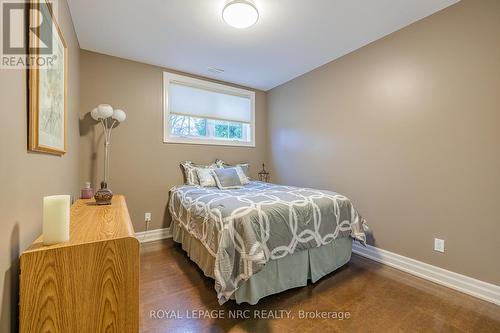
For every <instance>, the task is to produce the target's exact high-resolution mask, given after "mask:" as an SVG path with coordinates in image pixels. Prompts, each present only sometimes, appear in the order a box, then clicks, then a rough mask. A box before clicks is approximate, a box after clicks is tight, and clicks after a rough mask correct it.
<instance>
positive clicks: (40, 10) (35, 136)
mask: <svg viewBox="0 0 500 333" xmlns="http://www.w3.org/2000/svg"><path fill="white" fill-rule="evenodd" d="M29 5H30V9H32V10H30V13H29V22H30V23H29V24H30V27H35V28H32V29H34V30H33V33H30V32H29V30H30V29H27V30H28V34H29V36H28V42H29V44H28V45H29V56H30V58H31V59H39V58H41V57H44V58H45V60H46V61H47V62H48V61H50V58H49V57H53V58H52V60H53V62H52V64H53V65H52V66H36V65H33V66H30V67H29V69H28V104H29V106H28V108H29V120H28V127H29V129H28V150H30V151H34V152H42V153H48V154H54V155H59V156H62V155H64V154H65V153H66V151H67V114H68V110H67V108H68V107H67V87H68V48H67V45H66V41H65V40H64V36H63V34H62V32H61V29H60V28H59V25H58V24H57V21H56V19H55V17H54V14H53V13H54V12H53V8H52V3H51V2H49V1H44V0H38V1H36V0H30V3H29ZM44 20H45V21H44ZM40 22H50V23H51V25H50V28H48V27H47V24H45V25H43V24H42V25H40V24H39V23H40ZM44 34H45V36H44V37H45V38H47V37H48V38H52V44H51V47H52V50H51V54H47V52H45V51H41V50H42V49H41V48H40V39H41V36H43V35H44ZM50 35H51V36H52V37H51V36H50ZM61 58H62V59H61Z"/></svg>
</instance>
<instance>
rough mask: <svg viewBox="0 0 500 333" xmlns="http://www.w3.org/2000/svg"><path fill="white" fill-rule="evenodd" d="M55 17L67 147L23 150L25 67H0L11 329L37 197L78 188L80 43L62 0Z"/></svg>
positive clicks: (0, 259) (6, 306)
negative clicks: (65, 80) (64, 75)
mask: <svg viewBox="0 0 500 333" xmlns="http://www.w3.org/2000/svg"><path fill="white" fill-rule="evenodd" d="M58 3H59V17H58V22H59V24H60V27H61V30H62V32H63V35H64V38H65V40H66V43H67V45H68V51H69V85H68V153H67V154H66V155H64V156H63V157H57V156H52V155H47V154H38V153H29V152H28V151H27V148H26V146H27V131H28V130H27V94H26V85H27V82H26V71H24V70H5V69H0V106H1V107H0V113H1V118H2V120H1V121H0V186H1V190H0V191H1V193H2V194H1V196H0V198H1V199H0V274H1V275H0V295H1V304H0V306H1V308H0V332H10V331H11V329H12V330H14V331H15V327H17V311H18V310H17V302H18V296H17V295H18V278H19V276H18V273H19V271H18V270H19V261H18V256H19V253H20V252H21V251H23V250H24V249H25V248H26V247H27V246H28V245H29V244H30V243H31V242H32V241H33V240H34V239H35V238H36V237H37V236H38V235H39V234H40V233H41V227H42V197H43V196H45V195H52V194H72V195H77V193H78V188H79V186H78V162H79V160H78V155H79V134H78V114H79V112H78V108H79V105H80V103H79V67H80V66H79V57H80V54H79V46H78V41H77V39H76V35H75V32H74V29H73V23H72V20H71V16H70V14H69V10H68V7H67V4H66V1H58Z"/></svg>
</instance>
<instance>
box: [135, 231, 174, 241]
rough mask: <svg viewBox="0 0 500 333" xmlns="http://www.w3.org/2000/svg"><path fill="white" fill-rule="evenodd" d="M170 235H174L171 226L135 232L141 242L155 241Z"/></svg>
mask: <svg viewBox="0 0 500 333" xmlns="http://www.w3.org/2000/svg"><path fill="white" fill-rule="evenodd" d="M170 237H172V233H171V232H170V228H163V229H155V230H149V231H141V232H136V233H135V238H137V239H138V240H139V242H141V243H148V242H154V241H157V240H160V239H165V238H170Z"/></svg>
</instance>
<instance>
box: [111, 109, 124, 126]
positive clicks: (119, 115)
mask: <svg viewBox="0 0 500 333" xmlns="http://www.w3.org/2000/svg"><path fill="white" fill-rule="evenodd" d="M126 118H127V115H126V114H125V112H124V111H123V110H119V109H116V110H114V111H113V119H114V120H116V121H118V122H119V123H121V122H124V121H125V119H126Z"/></svg>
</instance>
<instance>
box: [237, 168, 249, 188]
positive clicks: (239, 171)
mask: <svg viewBox="0 0 500 333" xmlns="http://www.w3.org/2000/svg"><path fill="white" fill-rule="evenodd" d="M235 169H236V173H237V174H238V177H240V181H241V184H243V185H246V184H250V179H248V177H247V175H245V172H244V171H243V169H242V168H241V166H239V165H237V166H236V167H235Z"/></svg>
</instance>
